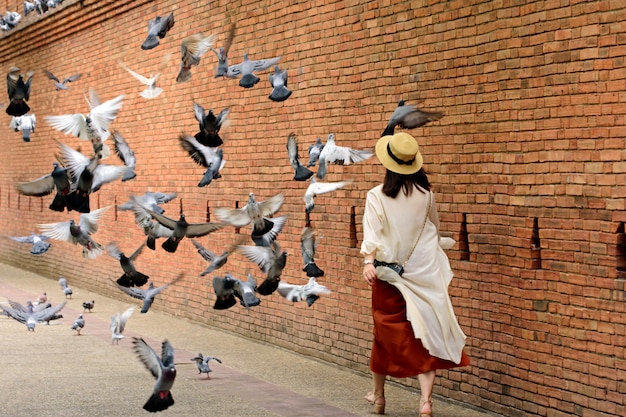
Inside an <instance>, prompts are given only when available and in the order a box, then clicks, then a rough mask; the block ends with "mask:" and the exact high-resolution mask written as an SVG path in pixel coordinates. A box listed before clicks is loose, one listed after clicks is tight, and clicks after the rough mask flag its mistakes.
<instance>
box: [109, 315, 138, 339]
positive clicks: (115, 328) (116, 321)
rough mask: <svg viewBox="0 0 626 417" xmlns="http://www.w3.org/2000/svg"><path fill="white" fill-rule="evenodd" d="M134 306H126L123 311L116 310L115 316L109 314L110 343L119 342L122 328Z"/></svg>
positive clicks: (122, 331)
mask: <svg viewBox="0 0 626 417" xmlns="http://www.w3.org/2000/svg"><path fill="white" fill-rule="evenodd" d="M133 311H135V307H128V308H127V309H126V310H125V311H124V312H123V313H122V312H121V311H118V312H117V314H116V315H115V316H111V324H110V326H109V327H110V328H111V344H118V345H119V344H120V339H123V338H124V335H123V334H122V333H124V328H125V327H126V322H127V321H128V319H129V318H130V316H132V314H133Z"/></svg>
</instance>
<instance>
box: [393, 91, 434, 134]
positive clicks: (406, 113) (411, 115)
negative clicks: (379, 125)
mask: <svg viewBox="0 0 626 417" xmlns="http://www.w3.org/2000/svg"><path fill="white" fill-rule="evenodd" d="M405 104H406V102H405V101H404V100H400V101H399V102H398V107H396V109H395V110H394V111H393V113H392V114H391V117H390V118H389V122H388V123H387V127H386V128H385V130H384V131H383V134H382V136H387V135H393V134H394V132H395V128H396V126H400V127H401V128H403V129H415V128H418V127H421V126H424V125H425V124H426V123H428V122H434V121H437V120H439V119H441V118H442V117H443V113H441V112H427V111H423V110H421V109H419V108H417V107H415V106H413V105H408V106H407V105H405Z"/></svg>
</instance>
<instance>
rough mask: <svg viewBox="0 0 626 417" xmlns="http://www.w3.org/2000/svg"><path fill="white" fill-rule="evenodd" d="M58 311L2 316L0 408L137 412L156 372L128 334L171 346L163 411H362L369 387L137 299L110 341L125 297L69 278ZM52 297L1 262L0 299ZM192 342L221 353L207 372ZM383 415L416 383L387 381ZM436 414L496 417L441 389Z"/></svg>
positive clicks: (44, 283)
mask: <svg viewBox="0 0 626 417" xmlns="http://www.w3.org/2000/svg"><path fill="white" fill-rule="evenodd" d="M71 284H72V283H71V282H70V286H71V287H72V289H73V290H74V296H73V298H72V299H71V300H68V303H67V305H66V306H65V308H64V309H63V311H62V312H61V313H62V314H63V316H64V317H63V318H62V319H60V320H57V321H53V322H52V323H51V324H50V325H49V326H48V325H45V324H41V325H37V327H36V330H35V332H34V333H31V332H28V331H27V330H26V326H25V325H23V324H20V323H18V322H17V321H15V320H12V319H10V318H6V317H4V316H0V335H1V337H0V352H2V354H1V355H0V368H1V369H2V378H0V415H1V416H12V417H21V416H29V417H31V416H38V417H45V416H55V417H58V416H65V417H71V416H80V417H83V416H91V417H98V416H103V417H105V416H106V417H114V416H124V417H129V416H141V415H148V413H147V412H145V411H144V410H143V409H142V406H143V404H144V402H145V401H146V400H147V399H148V397H149V395H150V393H151V391H152V387H153V385H154V380H153V378H152V376H151V375H150V373H149V372H148V371H147V370H146V369H145V368H144V366H143V365H142V364H141V363H140V362H139V361H138V359H137V358H136V356H135V355H134V354H133V353H132V351H131V341H130V337H131V336H137V337H143V338H144V340H146V342H147V343H148V344H150V345H151V346H152V347H153V348H154V349H155V351H157V352H158V353H159V354H160V349H161V342H162V341H163V339H165V338H167V339H169V341H170V342H171V344H172V345H173V347H174V349H175V355H176V368H177V377H176V382H175V384H174V387H173V389H172V394H173V397H174V400H175V401H176V403H175V405H174V406H172V407H170V408H169V409H168V410H166V411H164V412H162V413H160V414H159V415H163V416H168V415H169V416H214V417H220V416H224V417H225V416H259V417H263V416H268V417H269V416H281V417H292V416H293V417H296V416H297V417H305V416H328V417H338V416H368V415H373V414H372V408H371V407H370V406H369V404H367V403H366V402H365V401H364V400H363V395H364V394H365V392H366V391H368V390H369V389H370V388H371V380H370V377H369V376H368V375H362V374H357V373H354V372H351V371H348V370H345V369H342V368H339V367H337V366H334V365H332V364H327V363H324V362H321V361H318V360H315V359H311V358H308V357H305V356H302V355H299V354H294V353H292V352H289V351H286V350H284V349H280V348H275V347H273V346H270V345H267V344H263V343H258V342H255V341H252V340H249V339H245V338H242V337H240V336H237V335H233V334H231V333H228V332H225V331H222V330H218V329H210V328H207V327H204V326H200V325H197V324H194V323H192V322H190V321H188V320H184V319H180V318H176V317H172V316H170V315H167V314H163V313H160V312H158V311H155V310H150V311H149V312H148V313H147V314H140V313H139V309H136V310H135V313H134V314H133V316H132V317H131V318H130V320H129V322H128V324H127V328H126V332H125V335H126V337H127V338H126V339H123V340H122V341H121V342H120V344H119V346H114V345H111V332H110V330H109V321H110V317H111V316H112V315H113V314H115V313H116V312H117V311H120V310H124V309H126V308H127V307H129V306H130V305H138V303H134V302H133V300H132V299H130V298H129V299H123V298H120V299H119V300H116V299H111V298H107V297H103V296H101V295H98V294H95V293H91V292H89V291H86V290H83V289H80V288H76V287H74V286H72V285H71ZM44 291H45V292H47V294H48V299H49V301H50V302H52V303H53V304H57V303H60V302H62V301H63V292H62V290H61V288H60V287H59V286H58V283H57V282H56V281H55V280H51V279H47V278H44V277H42V276H39V275H36V274H33V273H30V272H27V271H23V270H20V269H17V268H14V267H12V266H8V265H3V264H0V303H3V304H4V303H6V301H7V300H9V299H10V300H14V301H18V302H20V303H22V304H25V303H26V301H27V300H35V299H36V298H37V296H38V295H39V294H41V293H43V292H44ZM92 299H93V300H95V308H94V310H93V311H92V312H91V313H89V312H86V313H84V317H85V321H86V325H85V328H84V330H83V332H82V334H83V335H82V336H76V335H75V332H73V331H72V330H71V329H70V327H71V325H72V322H73V321H74V319H75V318H76V317H78V315H79V314H80V313H83V308H82V302H83V301H88V300H92ZM198 352H202V353H203V354H205V355H211V356H215V357H218V358H220V359H221V360H222V362H223V364H222V365H220V364H218V363H216V362H215V361H211V362H210V366H211V369H212V370H213V372H212V373H211V379H207V378H206V375H204V374H203V375H198V373H197V369H196V366H195V363H193V362H192V361H191V360H190V359H191V358H192V357H193V356H195V355H196V354H197V353H198ZM386 394H387V395H386V396H387V415H389V416H401V417H409V416H417V415H418V413H417V410H416V409H417V402H418V399H419V393H418V392H415V391H414V390H409V389H406V388H404V387H401V386H398V385H396V384H388V388H387V393H386ZM434 409H435V412H436V414H435V415H436V416H437V417H493V416H495V414H493V413H488V412H486V411H484V410H477V409H475V408H471V407H468V406H465V405H463V404H460V403H457V402H451V401H448V400H446V399H443V398H435V403H434Z"/></svg>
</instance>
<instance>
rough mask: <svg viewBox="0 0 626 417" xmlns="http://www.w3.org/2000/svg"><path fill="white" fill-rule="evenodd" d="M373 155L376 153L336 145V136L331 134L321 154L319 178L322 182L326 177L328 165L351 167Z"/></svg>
mask: <svg viewBox="0 0 626 417" xmlns="http://www.w3.org/2000/svg"><path fill="white" fill-rule="evenodd" d="M373 155H374V152H372V151H371V150H357V149H352V148H349V147H346V146H337V145H335V134H334V133H331V134H330V135H328V140H327V141H326V143H325V144H324V148H323V149H322V151H321V152H320V156H319V168H318V170H317V178H319V179H321V180H322V179H324V178H325V177H326V172H327V165H328V164H340V165H350V164H351V163H356V162H363V161H365V160H366V159H369V158H371V157H372V156H373Z"/></svg>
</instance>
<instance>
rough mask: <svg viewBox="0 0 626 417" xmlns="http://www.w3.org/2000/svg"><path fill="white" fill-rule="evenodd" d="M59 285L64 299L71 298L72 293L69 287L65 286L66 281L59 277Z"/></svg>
mask: <svg viewBox="0 0 626 417" xmlns="http://www.w3.org/2000/svg"><path fill="white" fill-rule="evenodd" d="M59 285H60V286H61V289H62V290H63V295H64V296H65V298H72V294H73V293H74V292H73V291H72V289H71V288H70V286H69V285H67V279H65V278H64V277H59Z"/></svg>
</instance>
